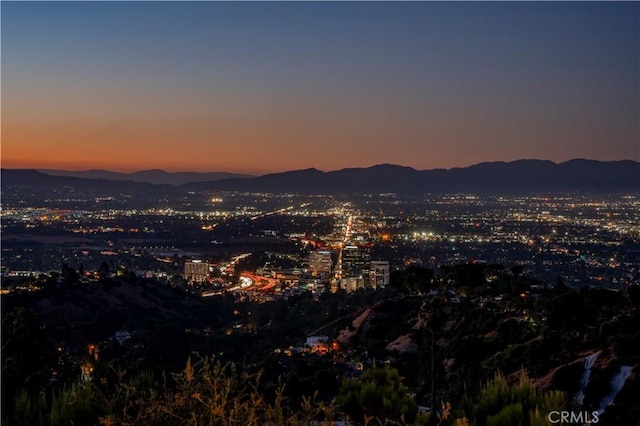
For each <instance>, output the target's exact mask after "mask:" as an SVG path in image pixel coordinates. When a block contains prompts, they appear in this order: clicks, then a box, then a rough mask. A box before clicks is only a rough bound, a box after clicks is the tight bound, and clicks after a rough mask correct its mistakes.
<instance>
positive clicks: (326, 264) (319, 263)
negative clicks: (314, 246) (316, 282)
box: [309, 250, 333, 277]
mask: <svg viewBox="0 0 640 426" xmlns="http://www.w3.org/2000/svg"><path fill="white" fill-rule="evenodd" d="M332 266H333V264H332V262H331V252H330V251H327V250H314V251H312V252H311V253H310V254H309V269H310V270H311V275H313V276H314V277H318V276H329V275H330V274H331V269H332Z"/></svg>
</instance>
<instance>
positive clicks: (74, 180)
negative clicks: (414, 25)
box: [2, 160, 640, 194]
mask: <svg viewBox="0 0 640 426" xmlns="http://www.w3.org/2000/svg"><path fill="white" fill-rule="evenodd" d="M79 173H82V172H79ZM86 173H89V172H86ZM106 173H112V172H106ZM154 174H157V176H164V175H180V176H182V175H184V176H188V175H191V174H190V173H182V174H180V173H179V174H167V173H166V172H163V171H144V172H137V174H136V173H133V174H120V173H119V174H117V175H118V176H120V177H123V176H132V175H136V176H138V177H139V176H151V175H154ZM193 175H198V176H200V177H204V176H205V175H207V174H198V173H194V174H193ZM215 175H217V176H218V177H219V178H221V179H217V180H208V181H204V182H190V183H185V184H182V185H178V186H175V187H171V186H169V185H168V184H164V186H157V185H155V186H154V185H152V184H150V183H140V182H135V181H133V180H128V181H125V180H121V179H118V180H111V179H105V178H101V179H95V178H93V179H87V178H81V177H69V176H52V175H49V174H45V173H42V172H39V171H35V170H10V169H3V170H2V186H3V189H4V188H6V186H7V185H31V186H38V187H40V188H49V187H60V186H64V187H74V188H77V189H79V190H91V189H93V190H97V189H100V190H106V189H109V190H114V191H124V190H143V191H144V190H149V191H150V190H153V189H160V188H165V189H168V188H173V189H172V191H173V190H175V191H243V192H245V191H246V192H275V193H278V192H292V193H319V194H337V193H385V192H394V193H399V194H425V193H459V192H463V193H475V194H527V193H533V192H558V191H580V192H598V193H603V192H604V193H606V192H629V191H631V192H640V163H639V162H637V161H631V160H622V161H609V162H604V161H594V160H571V161H567V162H564V163H559V164H556V163H554V162H552V161H545V160H518V161H512V162H489V163H481V164H476V165H474V166H470V167H463V168H453V169H449V170H445V169H434V170H415V169H413V168H411V167H404V166H398V165H392V164H380V165H377V166H373V167H367V168H348V169H342V170H336V171H332V172H323V171H320V170H317V169H313V168H312V169H305V170H295V171H289V172H283V173H273V174H268V175H264V176H260V177H247V176H242V177H237V176H238V175H230V174H229V176H236V177H233V178H222V175H226V174H219V173H218V174H215ZM185 179H186V177H185ZM144 185H147V186H146V187H145V186H144Z"/></svg>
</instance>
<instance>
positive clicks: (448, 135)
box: [1, 1, 640, 174]
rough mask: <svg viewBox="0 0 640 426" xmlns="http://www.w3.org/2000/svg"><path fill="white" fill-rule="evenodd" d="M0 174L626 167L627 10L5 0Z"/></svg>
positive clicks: (630, 37) (639, 109)
mask: <svg viewBox="0 0 640 426" xmlns="http://www.w3.org/2000/svg"><path fill="white" fill-rule="evenodd" d="M1 15H2V27H1V32H2V34H1V35H2V167H9V168H57V169H72V170H86V169H90V168H102V169H110V170H118V171H134V170H142V169H150V168H162V169H165V170H169V171H187V170H191V171H228V172H242V173H252V174H263V173H268V172H277V171H284V170H294V169H302V168H307V167H316V168H318V169H321V170H326V171H328V170H336V169H340V168H344V167H366V166H371V165H374V164H380V163H393V164H401V165H406V166H411V167H414V168H417V169H431V168H451V167H459V166H467V165H471V164H475V163H479V162H483V161H496V160H502V161H510V160H515V159H521V158H539V159H548V160H553V161H557V162H560V161H565V160H568V159H572V158H591V159H599V160H619V159H632V160H636V161H640V118H639V117H640V82H639V76H640V53H639V52H640V3H638V2H623V3H595V2H568V3H567V2H563V3H553V2H534V3H511V2H496V3H484V2H470V3H469V2H464V3H459V2H445V3H440V2H437V3H436V2H406V3H386V2H373V3H369V2H349V3H342V2H319V3H315V2H314V3H311V2H305V3H298V2H279V3H269V2H258V3H253V2H240V3H235V2H234V3H228V2H224V3H223V2H24V3H23V2H5V1H3V2H2V5H1Z"/></svg>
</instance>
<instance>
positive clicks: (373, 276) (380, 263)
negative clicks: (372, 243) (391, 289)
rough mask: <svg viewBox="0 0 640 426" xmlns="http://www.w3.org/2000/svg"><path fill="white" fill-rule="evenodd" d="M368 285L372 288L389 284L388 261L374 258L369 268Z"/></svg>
mask: <svg viewBox="0 0 640 426" xmlns="http://www.w3.org/2000/svg"><path fill="white" fill-rule="evenodd" d="M369 285H370V286H371V287H373V288H384V287H386V286H387V285H389V262H388V261H386V260H374V261H372V262H371V267H370V269H369Z"/></svg>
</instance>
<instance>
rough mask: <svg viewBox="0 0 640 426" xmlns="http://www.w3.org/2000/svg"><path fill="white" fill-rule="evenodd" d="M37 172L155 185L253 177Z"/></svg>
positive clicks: (147, 172)
mask: <svg viewBox="0 0 640 426" xmlns="http://www.w3.org/2000/svg"><path fill="white" fill-rule="evenodd" d="M38 171H39V172H42V173H46V174H48V175H51V176H68V177H79V178H87V179H108V180H125V181H132V182H140V183H153V184H157V185H163V184H168V185H183V184H185V183H191V182H206V181H216V180H222V179H240V178H249V177H254V176H251V175H243V174H237V173H225V172H213V173H198V172H166V171H164V170H160V169H152V170H141V171H138V172H132V173H120V172H112V171H109V170H95V169H94V170H84V171H72V170H50V169H40V170H38Z"/></svg>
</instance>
